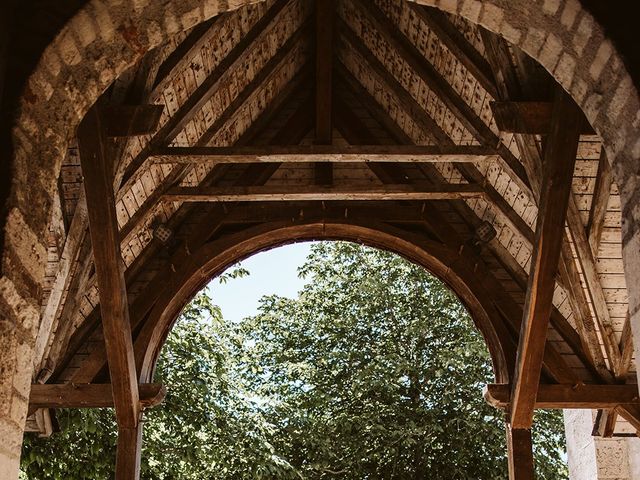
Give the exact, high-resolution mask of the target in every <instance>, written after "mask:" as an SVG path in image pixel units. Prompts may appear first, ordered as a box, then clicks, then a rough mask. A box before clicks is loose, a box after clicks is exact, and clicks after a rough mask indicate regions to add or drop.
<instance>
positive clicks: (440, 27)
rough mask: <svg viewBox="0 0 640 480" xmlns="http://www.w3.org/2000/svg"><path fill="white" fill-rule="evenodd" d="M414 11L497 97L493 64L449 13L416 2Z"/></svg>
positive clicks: (413, 6)
mask: <svg viewBox="0 0 640 480" xmlns="http://www.w3.org/2000/svg"><path fill="white" fill-rule="evenodd" d="M408 5H409V7H410V8H411V9H412V10H413V11H414V13H415V14H416V15H417V16H418V18H419V19H420V20H422V21H423V22H424V23H425V24H426V25H427V26H428V27H429V30H431V31H432V32H433V33H435V34H436V36H437V37H438V40H440V41H441V42H442V43H443V44H444V46H445V47H446V48H447V49H448V50H449V51H450V52H451V53H452V54H453V56H454V57H455V58H456V59H457V60H458V61H459V62H460V63H462V65H464V67H465V68H466V69H467V70H468V71H469V73H471V75H473V77H474V78H475V79H476V80H478V82H479V83H480V85H482V88H484V89H485V90H486V91H487V93H488V94H489V95H491V96H492V97H493V98H496V97H497V88H496V84H495V80H494V78H493V72H492V71H491V66H490V65H489V63H488V62H487V60H486V59H485V58H484V57H483V56H482V55H481V54H480V52H478V51H477V50H476V49H475V47H474V46H473V45H471V44H470V43H469V41H468V40H467V39H466V38H465V37H464V35H463V34H462V32H460V30H458V28H456V26H455V25H453V23H451V21H450V20H449V18H448V17H447V15H446V14H445V13H443V12H441V11H439V10H437V9H435V8H429V7H425V6H422V5H418V4H415V3H409V4H408Z"/></svg>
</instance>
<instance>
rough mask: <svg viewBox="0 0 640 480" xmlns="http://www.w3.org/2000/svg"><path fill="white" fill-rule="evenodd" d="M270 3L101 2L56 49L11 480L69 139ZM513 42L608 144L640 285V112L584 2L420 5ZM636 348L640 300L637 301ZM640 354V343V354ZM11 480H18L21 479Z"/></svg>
mask: <svg viewBox="0 0 640 480" xmlns="http://www.w3.org/2000/svg"><path fill="white" fill-rule="evenodd" d="M256 1H258V0H167V1H164V2H154V1H151V0H138V1H135V2H129V1H122V0H91V1H90V2H89V3H88V4H87V5H86V6H85V7H83V8H82V9H81V10H80V11H79V12H78V14H77V15H75V16H74V17H73V18H72V19H71V21H69V22H68V24H67V25H66V27H65V28H64V29H63V30H62V31H61V32H60V34H59V35H58V36H57V38H56V39H55V41H54V42H52V44H51V45H50V46H49V47H48V48H47V49H46V51H45V52H44V54H43V56H42V58H41V61H40V63H39V65H38V67H37V68H36V70H35V71H34V73H33V74H32V76H31V77H30V80H29V82H28V85H27V86H26V89H25V92H24V95H23V97H22V100H21V105H20V111H19V117H18V121H17V124H16V127H15V128H14V131H13V140H14V162H13V165H14V172H13V176H12V185H11V192H10V196H9V199H8V202H7V207H8V210H7V211H8V215H7V217H6V223H5V226H4V228H5V230H4V232H5V238H4V247H3V257H2V263H1V269H2V277H0V352H3V354H2V357H1V358H0V380H1V383H0V435H1V438H2V440H0V455H1V456H0V471H3V472H11V471H17V462H18V455H19V445H20V443H21V439H22V433H21V429H22V425H23V424H24V416H25V412H26V408H27V403H26V396H27V394H28V386H29V382H30V378H31V374H32V372H31V358H30V357H31V353H32V348H33V342H34V339H35V335H36V333H37V328H38V300H39V291H40V285H41V283H42V280H43V277H44V264H45V252H46V249H45V245H44V243H43V241H44V238H45V235H44V233H45V231H46V228H47V221H48V219H49V209H50V205H51V198H52V194H53V192H54V189H55V185H56V179H57V178H58V175H59V173H60V165H61V161H62V158H63V155H64V152H65V151H66V146H67V144H68V140H69V139H70V138H71V136H72V135H73V133H74V130H75V128H76V126H77V124H78V123H79V121H80V119H81V118H82V117H83V115H84V113H85V112H86V111H87V110H88V109H89V107H90V106H91V105H92V104H93V103H94V102H95V101H96V99H97V98H98V96H99V95H100V94H101V93H102V92H103V91H104V89H105V88H107V87H108V86H109V85H110V84H111V83H112V82H113V81H114V80H115V79H116V78H117V77H118V76H119V75H120V74H122V73H123V72H124V71H125V70H126V69H127V68H128V67H129V66H131V65H133V64H134V63H135V62H136V61H137V60H138V59H140V58H141V56H142V55H144V53H145V52H146V51H148V50H149V49H151V48H153V47H155V46H157V45H159V44H160V43H162V42H164V41H166V40H167V39H168V38H170V36H171V35H173V34H175V33H177V32H179V31H181V30H184V29H187V28H190V27H192V26H194V25H196V24H197V23H199V22H202V21H203V20H205V19H207V18H210V17H212V16H214V15H216V14H218V13H220V12H221V11H226V10H230V9H234V8H237V7H239V6H242V5H245V4H248V3H255V2H256ZM418 1H419V3H422V4H426V5H435V6H437V7H439V8H441V9H443V10H446V11H448V12H451V13H455V14H459V15H462V16H464V17H465V18H467V19H468V20H470V21H471V22H474V23H479V24H481V25H482V26H484V27H486V28H488V29H489V30H492V31H494V32H496V33H499V34H501V35H502V36H504V37H505V38H506V39H507V40H508V41H510V42H511V43H514V44H516V45H518V46H519V47H520V48H521V49H523V50H524V51H525V52H527V53H528V54H529V55H531V56H532V57H533V58H535V59H537V60H538V61H539V62H540V63H541V64H542V65H543V66H544V67H545V68H546V69H547V70H549V71H550V72H551V73H552V74H553V75H554V77H555V78H556V79H557V80H558V82H559V83H560V84H561V85H563V86H564V88H565V89H566V90H567V91H569V92H570V93H571V95H572V96H573V98H574V99H575V100H576V102H577V103H578V104H579V105H580V106H581V107H582V109H583V110H584V111H585V114H586V115H587V117H588V119H589V120H590V121H591V123H592V124H593V126H594V127H595V128H596V130H597V131H598V133H600V135H601V136H602V138H603V139H604V142H605V145H606V149H607V153H608V156H609V158H610V159H612V160H613V165H614V172H615V175H616V180H617V183H618V185H619V186H620V189H621V193H622V205H623V212H624V224H623V230H624V254H625V259H626V275H627V284H628V285H631V286H635V285H639V284H640V168H639V163H640V162H638V158H640V138H638V134H637V131H638V128H639V127H640V102H639V98H638V91H637V89H636V88H635V86H634V84H633V81H632V79H631V77H630V76H629V74H628V72H627V71H626V69H625V67H624V65H623V62H622V60H621V58H620V56H619V55H618V53H617V51H616V50H615V48H614V47H613V44H612V43H611V42H610V41H609V40H608V39H607V38H605V36H604V33H603V31H602V29H601V28H600V26H599V25H598V24H597V23H596V22H595V21H594V19H593V18H592V17H591V15H590V14H589V13H587V12H586V11H585V10H584V9H583V8H582V6H581V4H580V3H579V1H578V0H536V1H532V0H510V1H508V2H506V1H504V0H484V1H481V0H418ZM630 305H631V307H630V308H631V315H632V321H633V328H634V333H635V338H636V342H640V331H639V330H640V292H639V291H638V289H637V288H636V289H632V290H631V291H630ZM636 345H638V343H637V344H636ZM6 478H12V475H11V474H9V475H8V476H7V477H6Z"/></svg>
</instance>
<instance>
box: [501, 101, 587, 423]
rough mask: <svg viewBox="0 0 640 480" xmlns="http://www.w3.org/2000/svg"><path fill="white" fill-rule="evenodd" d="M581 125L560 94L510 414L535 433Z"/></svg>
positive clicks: (548, 152) (573, 108)
mask: <svg viewBox="0 0 640 480" xmlns="http://www.w3.org/2000/svg"><path fill="white" fill-rule="evenodd" d="M578 120H579V112H578V108H577V107H576V106H575V104H574V103H573V101H572V100H571V98H570V97H568V96H567V95H566V94H565V93H564V92H562V91H560V90H558V93H557V97H556V100H555V102H554V112H553V129H552V133H551V134H550V136H549V139H548V144H547V147H546V149H545V162H544V165H545V168H544V176H543V180H542V193H541V198H540V209H539V214H538V220H537V225H536V239H535V245H534V251H533V259H532V261H531V274H530V276H529V286H528V288H527V297H526V301H525V308H524V318H523V322H522V328H521V331H520V340H519V345H518V356H517V362H516V371H515V377H514V382H513V392H512V409H511V414H510V415H511V417H510V418H511V421H510V424H511V426H512V427H513V428H525V429H527V428H531V422H532V419H533V409H534V405H535V398H536V392H537V389H538V384H539V382H540V368H541V366H542V359H543V355H544V349H545V344H546V342H545V339H546V335H547V328H548V325H549V318H550V315H551V310H552V306H553V293H554V287H555V277H556V272H557V269H558V261H559V259H560V251H561V247H562V235H563V230H564V223H565V218H566V211H567V204H568V202H569V196H570V194H571V180H572V178H573V166H574V164H575V159H576V153H577V150H578V141H579V138H580V132H579V129H578Z"/></svg>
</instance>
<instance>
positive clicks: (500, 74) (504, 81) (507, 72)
mask: <svg viewBox="0 0 640 480" xmlns="http://www.w3.org/2000/svg"><path fill="white" fill-rule="evenodd" d="M480 33H481V35H482V39H483V42H484V44H485V50H486V55H487V58H488V60H489V63H490V64H491V66H492V68H493V70H494V75H495V77H496V79H497V82H498V89H499V92H500V98H501V99H502V100H504V101H507V100H511V99H514V98H521V97H522V96H523V92H526V94H527V95H529V96H533V95H535V94H536V93H537V88H534V89H532V88H531V87H532V85H530V83H531V79H532V76H533V75H529V76H527V77H526V79H523V80H524V83H525V84H524V85H523V84H521V81H520V77H521V76H522V75H518V73H520V72H519V70H516V68H515V67H514V66H513V62H512V56H511V53H510V50H509V47H508V46H507V44H506V42H505V41H504V40H503V39H501V38H500V37H498V36H496V35H495V34H493V33H491V32H488V31H487V30H484V29H480ZM525 66H526V67H530V64H527V65H525ZM528 71H529V69H528V68H527V72H528ZM512 113H513V117H512V119H511V120H512V121H513V122H515V123H516V124H521V123H523V122H524V120H522V119H521V118H520V112H519V111H518V110H514V111H513V112H512ZM519 128H520V130H522V131H526V129H524V128H521V127H519ZM514 138H515V141H516V144H517V146H518V150H519V151H520V153H521V158H522V162H523V164H524V166H525V169H526V171H527V175H528V177H529V182H530V185H531V189H532V191H533V194H534V200H535V201H536V202H537V200H538V198H539V197H540V182H541V179H542V173H541V172H542V157H541V153H540V149H539V147H538V143H537V140H536V137H535V136H534V135H525V134H515V135H514ZM569 227H570V228H571V227H572V225H569ZM580 228H581V227H580ZM564 237H565V241H564V242H563V245H562V254H561V257H560V280H561V282H559V283H561V284H562V285H563V287H564V288H565V291H566V292H567V294H568V296H569V301H570V303H571V308H572V310H573V312H574V315H575V319H576V325H577V328H578V330H579V332H580V336H581V341H582V342H583V345H584V351H585V352H587V354H588V355H589V357H591V363H592V364H593V365H594V366H595V368H596V369H597V372H598V375H600V376H601V377H602V378H603V379H607V378H608V379H611V377H612V375H611V372H609V371H608V369H607V366H606V362H605V358H604V353H603V351H602V348H601V345H600V339H599V338H598V335H597V331H596V326H595V323H596V320H595V319H594V318H593V316H592V314H591V311H590V310H589V307H588V305H587V303H588V300H587V296H586V295H585V293H584V290H583V288H582V284H581V281H580V274H579V272H578V269H577V266H576V265H575V262H574V259H573V253H572V252H571V248H570V246H569V244H570V242H571V238H570V236H569V234H568V233H566V232H565V235H564Z"/></svg>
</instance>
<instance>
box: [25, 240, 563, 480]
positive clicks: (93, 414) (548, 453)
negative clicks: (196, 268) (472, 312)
mask: <svg viewBox="0 0 640 480" xmlns="http://www.w3.org/2000/svg"><path fill="white" fill-rule="evenodd" d="M300 273H301V275H303V276H304V277H305V278H306V280H307V282H306V285H305V287H304V289H303V291H302V292H300V294H299V296H298V298H296V299H287V298H282V297H278V296H270V297H265V298H263V299H262V302H261V307H260V312H259V314H258V315H257V316H255V317H253V318H248V319H245V320H244V321H242V322H239V323H231V322H225V321H223V319H222V318H221V315H220V312H219V310H218V309H217V308H216V307H215V306H214V305H213V304H212V302H211V299H210V298H208V297H207V296H206V295H205V294H200V295H198V296H197V297H196V298H195V299H194V300H193V301H192V302H191V304H190V305H189V306H188V307H187V308H186V309H185V311H184V312H183V314H182V316H181V318H180V320H179V322H178V324H177V326H176V328H175V329H174V330H173V332H172V334H171V335H170V336H169V339H168V342H167V345H166V347H165V348H164V349H163V352H162V355H161V359H160V362H159V364H158V368H157V372H156V380H157V381H161V382H163V383H165V384H166V385H167V386H168V391H169V393H168V395H167V398H166V400H165V402H164V404H163V405H162V406H160V407H157V408H155V409H153V410H151V411H149V412H148V413H146V415H145V418H146V423H145V444H144V451H143V465H142V470H143V473H142V477H143V478H144V479H154V480H155V479H158V480H160V479H188V480H190V479H219V480H232V479H233V480H235V479H278V480H280V479H282V480H287V479H308V480H324V479H337V478H339V479H348V480H360V479H414V478H415V479H418V478H420V479H422V478H433V479H442V480H447V479H466V478H469V479H471V478H473V479H477V478H482V479H488V480H489V479H503V478H506V476H507V474H506V458H505V448H506V447H505V440H504V438H505V434H504V425H503V418H502V416H501V414H500V413H499V412H498V411H496V410H495V409H493V408H491V407H489V406H488V405H486V403H485V402H484V401H483V399H482V394H481V391H482V386H483V385H484V384H485V383H488V382H491V381H493V379H492V372H491V367H490V364H489V360H488V353H487V351H486V347H485V345H484V342H483V340H482V338H481V336H480V335H479V333H478V332H477V331H476V330H475V329H474V328H472V322H471V320H470V319H469V317H468V315H467V313H466V311H465V310H464V308H463V307H462V306H461V305H460V303H459V301H458V300H457V299H456V298H455V296H453V295H452V294H451V292H450V291H449V290H448V289H447V288H446V287H445V286H444V285H443V284H442V283H441V282H439V281H438V280H436V279H434V278H433V277H432V276H430V275H429V274H427V273H426V272H425V271H424V270H423V269H422V268H420V267H417V266H415V265H412V264H410V263H409V262H407V261H405V260H403V259H402V258H400V257H398V256H396V255H392V254H389V253H385V252H381V251H377V250H373V249H369V248H363V247H360V246H358V245H354V244H349V243H341V242H335V243H319V244H316V245H314V247H313V248H312V253H311V255H310V257H309V258H308V259H307V262H306V263H305V265H303V266H302V267H301V268H300ZM245 274H246V271H244V270H243V269H237V270H235V271H233V273H232V274H230V275H227V276H225V281H231V280H232V279H233V278H236V277H238V276H243V275H245ZM58 420H59V422H60V425H61V427H62V432H61V433H59V434H56V435H54V436H53V437H51V438H50V439H36V438H29V439H28V440H27V441H26V442H25V447H24V453H23V470H24V473H25V475H26V476H25V478H29V479H38V480H40V479H43V480H44V479H59V478H60V479H62V478H64V479H84V478H91V479H107V478H111V475H112V474H111V471H112V465H113V459H114V452H115V433H114V432H115V426H114V421H113V415H112V413H111V412H110V411H99V410H95V411H61V412H59V413H58ZM536 427H537V428H536V431H535V432H534V433H535V451H536V462H537V475H538V478H541V479H554V480H555V479H563V478H568V477H567V472H566V466H565V465H564V463H563V462H562V452H563V451H564V437H563V435H562V433H561V432H562V422H561V416H559V415H558V414H550V413H547V412H544V413H541V414H539V415H538V416H537V418H536Z"/></svg>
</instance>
